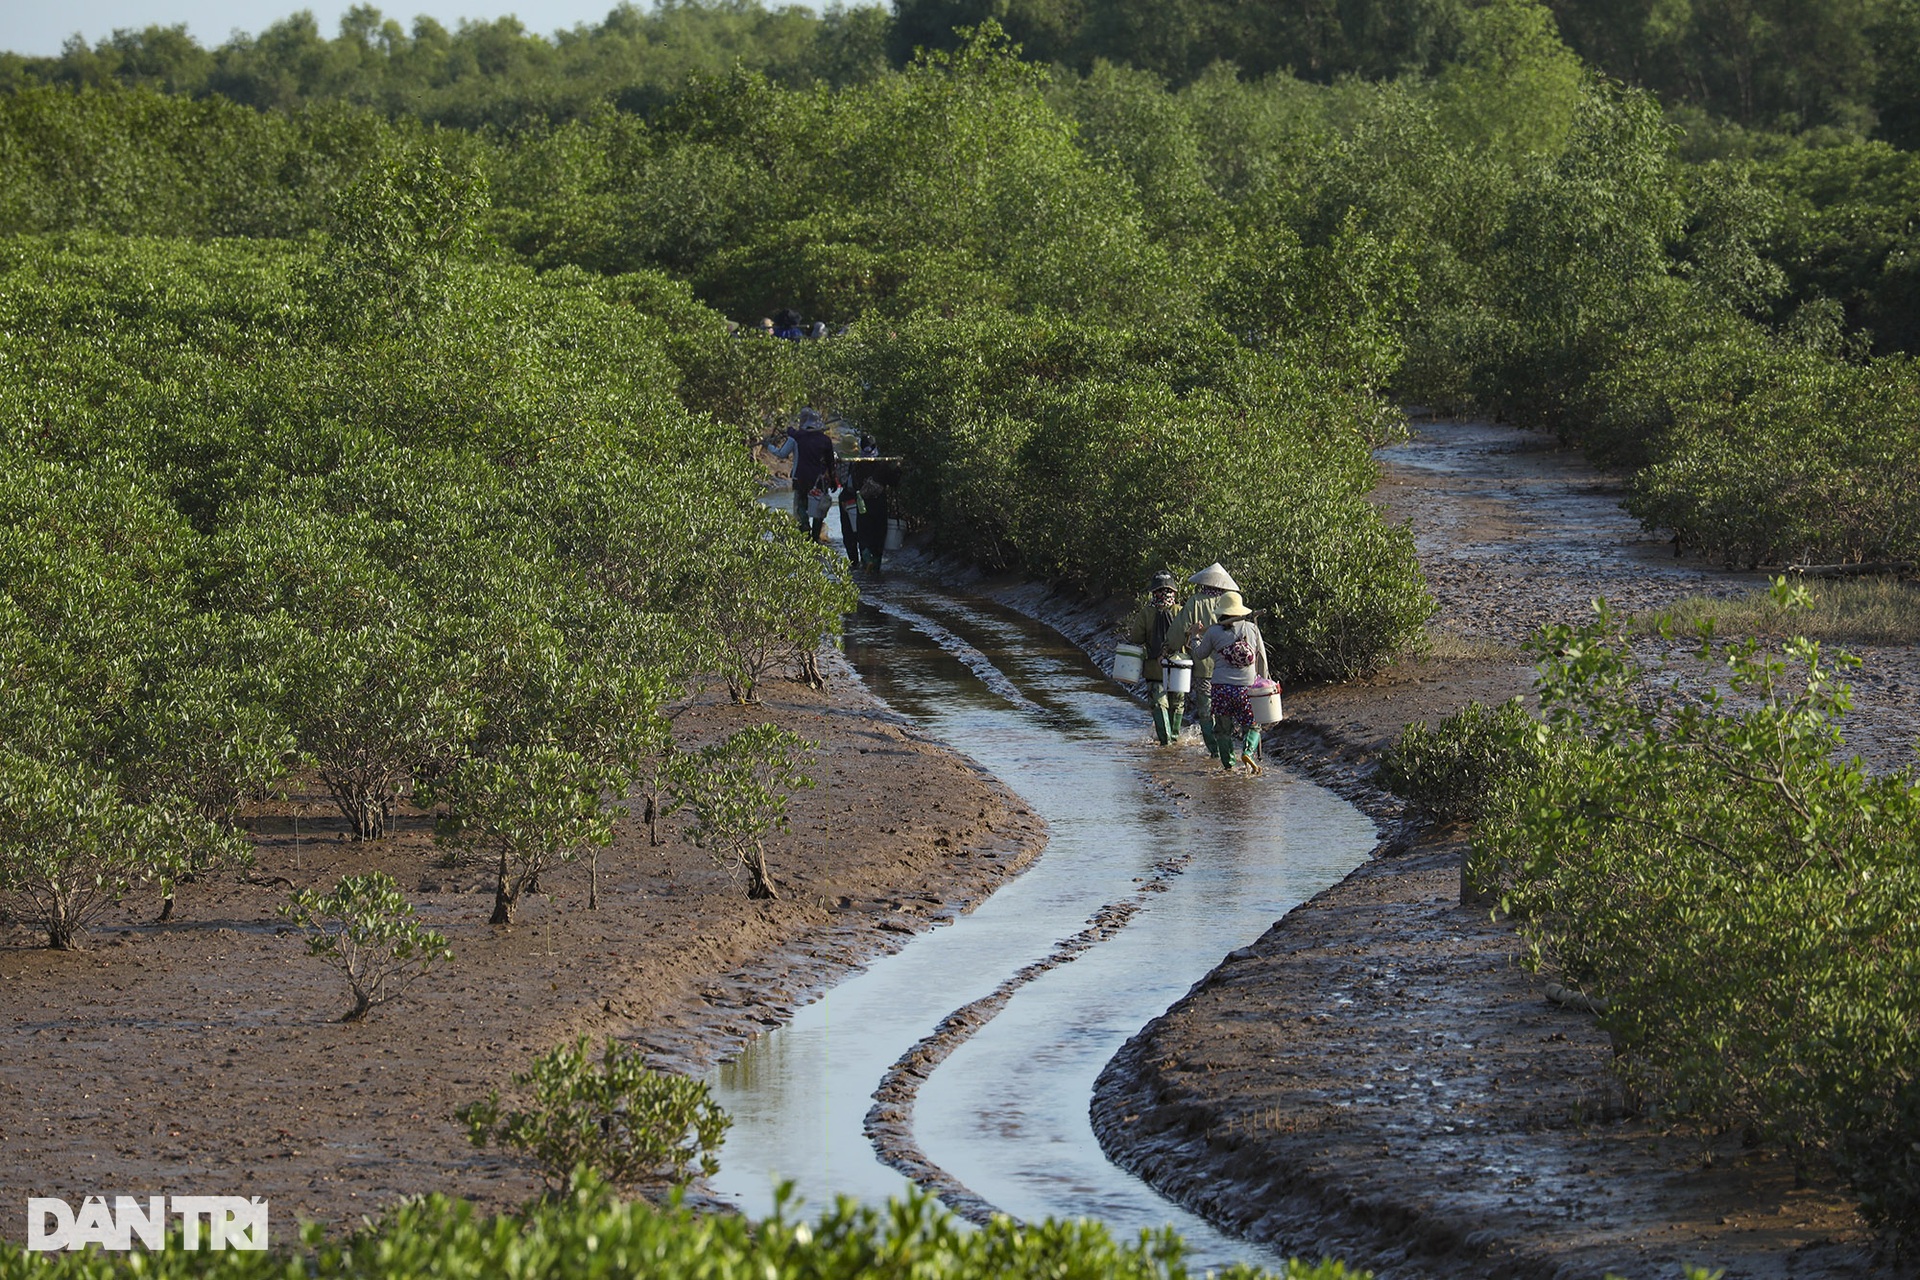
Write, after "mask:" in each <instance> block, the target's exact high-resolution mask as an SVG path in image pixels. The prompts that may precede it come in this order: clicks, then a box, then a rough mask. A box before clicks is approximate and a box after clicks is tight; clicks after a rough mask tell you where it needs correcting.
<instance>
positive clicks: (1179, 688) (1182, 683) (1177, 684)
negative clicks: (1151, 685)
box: [1160, 658, 1193, 693]
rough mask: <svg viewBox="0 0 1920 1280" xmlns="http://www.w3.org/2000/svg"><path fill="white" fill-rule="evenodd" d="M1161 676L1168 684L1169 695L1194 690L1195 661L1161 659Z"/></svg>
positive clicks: (1189, 659) (1188, 659) (1187, 659)
mask: <svg viewBox="0 0 1920 1280" xmlns="http://www.w3.org/2000/svg"><path fill="white" fill-rule="evenodd" d="M1160 675H1161V677H1162V678H1163V679H1164V680H1165V681H1166V682H1167V683H1166V689H1167V692H1168V693H1186V692H1188V691H1190V690H1191V689H1192V688H1193V660H1192V659H1191V658H1162V659H1160Z"/></svg>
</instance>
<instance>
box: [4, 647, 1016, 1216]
mask: <svg viewBox="0 0 1920 1280" xmlns="http://www.w3.org/2000/svg"><path fill="white" fill-rule="evenodd" d="M764 696H765V698H766V701H765V703H764V704H763V705H762V706H760V707H757V708H734V707H728V706H723V705H717V704H714V703H712V702H709V703H707V704H706V705H703V706H700V707H698V708H696V709H694V710H693V711H690V712H688V713H687V714H686V715H685V716H684V717H683V718H682V720H681V722H680V724H681V727H682V730H683V732H684V733H687V734H690V736H692V737H693V738H694V739H696V740H700V739H704V738H706V737H709V736H719V735H720V734H722V733H724V732H726V731H727V730H729V729H730V728H733V727H737V726H738V725H740V724H745V723H750V722H753V721H755V720H774V721H777V722H779V723H780V724H782V725H784V726H786V727H788V728H790V729H793V730H795V731H797V732H799V733H800V734H802V735H803V736H805V737H807V738H809V739H812V740H815V741H817V742H820V743H821V744H822V746H821V749H820V753H819V763H818V765H817V766H816V768H815V770H814V773H815V776H816V778H817V779H818V780H819V785H818V786H816V787H815V788H814V789H812V790H810V791H803V792H800V793H799V794H798V796H797V797H796V801H795V805H794V821H793V827H792V830H791V831H789V832H788V833H786V834H785V835H784V836H781V837H779V838H777V839H776V840H775V841H774V842H773V843H772V844H771V845H770V860H771V864H772V867H773V870H774V874H775V877H776V880H777V882H778V884H779V887H780V890H781V892H782V894H783V895H784V896H783V898H782V899H781V900H780V901H778V902H773V903H756V902H750V901H748V899H747V897H746V885H745V883H744V882H743V881H739V880H735V879H732V878H730V877H729V876H728V875H727V874H725V873H724V872H722V871H721V870H719V869H718V868H716V867H714V866H713V865H712V864H711V863H710V862H709V861H708V860H707V858H706V855H705V854H703V853H701V852H700V851H699V850H697V849H694V848H693V847H692V846H690V845H687V844H684V843H682V842H680V841H679V840H678V839H677V838H673V837H671V836H670V837H669V838H668V842H667V843H666V844H664V845H663V846H661V847H659V848H653V847H651V846H649V845H648V843H647V836H646V831H645V828H644V826H643V825H642V824H640V823H638V822H637V821H636V822H633V823H628V824H624V830H623V832H622V834H621V836H620V838H619V840H618V841H617V842H616V843H615V845H614V846H613V847H612V848H611V849H610V850H608V851H606V852H605V853H603V854H602V856H601V860H600V873H601V888H600V902H601V906H600V908H599V910H597V911H588V910H586V909H585V901H586V882H585V873H584V869H583V868H580V867H568V868H564V869H563V870H562V871H561V872H560V873H559V874H557V875H553V876H549V877H548V882H547V884H546V885H545V888H546V893H544V894H542V895H540V896H538V897H535V898H533V899H532V900H530V901H524V902H523V903H522V906H521V909H520V915H519V920H518V922H517V923H516V924H515V925H514V926H513V927H511V928H508V929H501V930H495V929H492V928H490V927H489V926H488V925H487V923H486V920H487V916H488V913H489V911H490V909H491V905H492V898H491V893H490V888H489V882H488V880H487V876H486V873H485V869H484V868H480V867H477V866H456V867H445V866H441V865H439V861H440V856H441V855H440V853H439V851H438V850H437V849H436V848H434V846H433V845H432V842H431V836H430V831H429V829H428V825H427V821H426V819H425V818H424V817H421V818H406V819H403V820H402V822H401V824H400V831H399V832H398V833H397V834H396V835H394V836H392V837H390V838H389V839H387V840H385V841H381V842H379V843H378V844H372V845H356V844H354V843H353V842H351V841H349V840H347V839H345V835H344V830H343V824H342V823H341V822H340V821H339V819H338V817H337V816H336V815H334V814H332V813H331V812H329V807H328V805H327V803H326V801H325V797H324V795H321V794H318V793H305V794H298V793H297V794H296V795H294V796H293V798H292V799H291V800H290V801H289V802H288V803H286V804H284V805H279V806H275V807H274V808H273V809H272V810H270V811H266V812H261V813H258V814H255V815H253V816H252V817H251V818H250V820H249V825H250V826H251V827H252V828H253V829H254V831H255V832H256V836H257V841H258V847H257V854H258V858H259V866H258V867H257V868H256V874H257V877H258V878H261V879H263V880H265V879H269V878H271V877H283V878H284V879H285V880H287V881H290V882H292V883H293V884H294V885H296V886H299V887H302V888H305V887H309V886H331V885H332V884H333V882H334V880H335V879H337V878H338V877H339V876H341V875H343V874H348V873H360V872H365V871H371V870H384V871H387V872H389V873H391V874H392V875H394V876H395V878H396V879H398V880H399V881H400V883H401V886H402V888H403V889H404V890H405V891H406V893H407V894H408V896H409V898H411V899H412V901H413V902H414V903H415V904H416V905H417V906H418V907H419V909H420V911H421V913H422V915H423V916H424V917H425V918H426V919H427V920H428V921H429V922H430V923H431V924H432V925H433V926H434V927H436V928H439V929H440V930H442V931H443V932H444V933H446V934H447V936H448V939H449V942H450V944H451V946H452V948H453V950H454V953H455V959H454V961H453V962H452V963H451V964H450V965H448V966H446V967H445V968H444V969H442V970H439V971H437V972H436V973H434V974H433V975H431V976H430V977H428V978H427V979H426V980H425V981H423V982H421V983H420V984H419V985H418V986H416V987H414V988H413V990H412V991H410V992H409V993H408V994H407V995H406V997H405V998H404V999H402V1000H400V1001H398V1002H396V1003H394V1004H390V1005H386V1006H383V1007H381V1008H379V1009H377V1010H375V1011H374V1013H373V1015H372V1016H371V1017H370V1018H369V1019H367V1020H366V1021H365V1022H362V1023H359V1024H340V1023H337V1022H334V1021H332V1019H333V1018H335V1017H337V1016H338V1015H339V1014H340V1013H341V1012H342V1011H344V1009H345V1008H346V1004H347V997H346V992H345V988H344V984H343V983H341V982H340V981H339V980H338V978H337V977H336V976H335V975H334V974H333V972H332V971H331V970H329V969H327V968H325V967H324V966H323V965H322V964H321V963H320V962H318V961H316V960H311V959H309V958H308V957H307V956H306V954H305V947H304V945H303V944H302V942H301V940H300V939H299V938H298V937H297V936H294V935H291V934H290V933H288V932H287V931H286V930H285V928H284V926H283V922H282V921H280V920H279V919H278V918H277V917H276V916H275V914H274V911H275V909H276V908H277V907H278V906H279V905H280V904H281V903H282V902H284V901H285V900H286V893H287V889H286V886H285V885H284V884H280V883H270V884H269V885H268V886H266V887H262V886H259V885H251V884H244V883H235V882H232V881H231V880H228V881H223V882H219V883H208V884H195V885H188V886H185V887H183V889H182V890H181V895H180V899H179V907H178V912H177V914H178V917H179V918H178V919H177V920H176V922H174V923H172V924H168V925H153V924H151V923H150V922H151V921H152V919H153V917H154V915H155V913H156V912H157V909H158V905H159V904H158V899H157V895H155V894H152V893H146V894H140V895H135V896H134V897H132V898H130V899H128V901H127V903H126V904H125V906H124V909H122V910H121V911H119V912H118V913H117V914H115V915H114V916H113V917H112V918H110V919H108V920H106V921H104V922H102V924H101V925H100V926H99V927H97V928H96V929H95V930H94V931H93V933H92V935H91V936H90V937H89V939H88V942H89V949H88V950H86V951H83V952H65V953H62V952H52V951H47V950H45V949H43V948H41V947H40V946H39V945H38V942H39V941H40V939H38V938H37V937H36V935H34V934H33V933H31V932H30V931H28V930H27V929H25V928H24V927H21V926H18V925H17V924H9V926H8V927H6V928H5V929H4V930H0V1016H3V1017H4V1018H5V1020H6V1023H7V1026H8V1028H9V1036H8V1052H7V1054H6V1055H5V1056H4V1059H0V1203H5V1204H13V1205H16V1206H18V1205H22V1204H24V1203H25V1201H26V1198H27V1197H29V1196H59V1197H62V1198H65V1199H67V1200H68V1201H70V1202H72V1203H78V1202H79V1200H80V1199H81V1198H82V1197H83V1196H86V1195H89V1194H102V1193H104V1194H108V1195H112V1194H116V1193H122V1194H132V1193H139V1194H158V1193H162V1192H165V1193H169V1194H206V1195H243V1196H264V1197H267V1198H268V1199H269V1200H270V1202H271V1205H272V1215H273V1217H272V1223H273V1227H272V1229H273V1236H274V1239H276V1240H283V1239H288V1238H290V1231H291V1227H292V1224H293V1223H294V1222H296V1221H298V1220H301V1219H311V1220H315V1221H319V1222H322V1223H325V1224H328V1225H329V1226H332V1227H350V1226H353V1225H355V1224H357V1223H358V1222H359V1221H360V1219H361V1217H362V1216H363V1215H368V1214H373V1213H376V1212H377V1211H378V1210H379V1209H380V1208H381V1207H382V1206H384V1205H386V1204H387V1203H390V1202H391V1201H393V1200H395V1199H397V1198H399V1197H402V1196H408V1195H414V1194H420V1193H426V1192H433V1191H439V1192H445V1193H448V1194H453V1195H460V1196H465V1197H467V1198H469V1199H472V1200H474V1201H476V1202H477V1203H478V1204H479V1205H480V1206H481V1207H483V1208H485V1209H488V1210H495V1209H502V1208H507V1207H510V1206H513V1205H516V1204H518V1203H520V1202H522V1201H524V1200H525V1199H526V1198H527V1197H528V1196H530V1195H532V1194H534V1193H535V1192H536V1191H537V1190H538V1182H537V1179H536V1178H535V1176H534V1175H533V1174H532V1172H531V1171H530V1170H529V1169H528V1168H527V1167H526V1166H524V1165H522V1164H520V1163H519V1162H517V1161H516V1160H513V1159H511V1158H506V1157H503V1156H502V1155H501V1154H500V1153H499V1152H497V1151H495V1150H492V1149H488V1150H485V1151H481V1150H476V1149H475V1148H473V1147H472V1146H471V1145H470V1144H469V1143H468V1142H467V1139H466V1136H465V1133H464V1131H463V1130H462V1128H461V1126H460V1125H459V1124H458V1122H456V1121H455V1120H454V1119H453V1111H454V1109H455V1108H456V1107H458V1106H460V1105H461V1104H462V1103H465V1102H468V1101H471V1100H473V1099H474V1098H477V1097H481V1096H484V1095H485V1094H486V1092H487V1091H488V1090H489V1089H492V1088H497V1087H499V1088H503V1087H504V1086H505V1085H506V1084H507V1077H508V1076H510V1075H511V1074H512V1073H513V1072H514V1071H517V1070H521V1069H523V1068H524V1067H525V1066H526V1065H527V1063H528V1062H529V1061H531V1059H532V1058H533V1057H534V1056H535V1055H536V1054H538V1053H540V1052H542V1051H544V1050H545V1049H547V1048H549V1047H551V1046H552V1045H554V1044H557V1043H560V1042H562V1041H565V1040H567V1039H569V1038H571V1037H573V1036H575V1035H581V1034H590V1035H593V1036H596V1037H599V1036H603V1035H607V1034H613V1035H619V1036H623V1037H626V1038H630V1039H638V1040H640V1042H641V1043H643V1044H644V1045H646V1046H647V1047H648V1048H649V1049H651V1050H653V1051H654V1054H655V1057H656V1059H657V1060H659V1061H661V1062H663V1063H665V1064H667V1065H673V1066H679V1067H683V1068H685V1069H688V1070H698V1069H699V1068H701V1067H702V1066H703V1065H704V1064H705V1063H707V1062H709V1061H711V1060H712V1059H713V1058H714V1057H715V1056H716V1055H725V1054H728V1053H730V1052H731V1051H732V1049H733V1047H735V1046H737V1045H738V1044H739V1043H740V1042H741V1041H743V1040H744V1039H745V1038H746V1037H748V1036H750V1035H752V1034H754V1033H756V1032H758V1031H760V1030H763V1029H764V1028H765V1027H767V1026H769V1025H773V1024H776V1023H778V1022H781V1021H784V1020H785V1019H786V1018H787V1017H788V1016H789V1015H790V1014H791V1011H792V1010H793V1009H794V1008H795V1007H796V1006H797V1005H799V1004H801V1003H803V1002H804V1001H805V1000H807V999H808V998H810V997H811V996H813V995H814V994H815V993H817V992H818V991H819V990H820V989H822V988H823V987H825V986H826V985H827V984H828V983H830V982H831V981H832V980H834V979H835V978H837V977H839V976H841V975H843V974H845V973H847V972H849V971H851V970H853V969H855V968H857V967H858V966H859V965H861V964H862V963H863V962H865V961H866V960H868V959H870V958H871V957H873V956H875V955H877V954H881V953H885V952H888V951H891V950H894V949H896V948H897V947H898V946H899V945H900V944H901V943H902V942H903V941H904V940H905V938H906V937H908V936H909V935H911V934H912V933H914V932H916V931H918V930H922V929H926V928H930V927H932V926H933V925H934V924H936V923H937V922H939V921H940V920H942V919H944V918H948V917H950V916H951V915H952V914H954V913H958V912H962V911H966V910H968V909H970V908H971V907H972V906H973V905H975V904H977V903H978V902H979V901H981V900H983V899H984V898H985V897H986V896H987V895H988V894H989V893H991V892H992V890H993V888H994V887H996V886H997V885H999V884H1001V883H1003V882H1004V881H1006V880H1007V879H1009V878H1010V877H1012V876H1013V875H1015V874H1017V872H1018V871H1019V869H1020V868H1021V867H1023V866H1024V865H1026V863H1027V862H1029V861H1030V860H1031V859H1032V858H1033V857H1034V856H1035V855H1036V854H1037V853H1038V852H1039V850H1040V849H1041V847H1042V846H1043V845H1044V842H1045V833H1044V828H1043V826H1042V824H1040V823H1039V822H1038V821H1037V820H1036V819H1035V818H1034V817H1033V815H1032V814H1031V813H1030V812H1029V811H1028V810H1027V809H1026V808H1025V806H1024V805H1022V804H1021V803H1020V802H1019V801H1018V800H1017V799H1015V798H1014V797H1013V796H1012V795H1011V794H1010V793H1009V792H1008V791H1007V790H1006V789H1005V788H1004V787H1002V786H1001V785H1000V784H999V783H998V782H996V781H995V780H994V779H992V778H990V777H987V776H986V775H985V774H984V773H983V772H982V771H981V770H979V769H978V768H977V767H976V766H975V765H973V764H972V763H971V762H970V761H968V760H966V759H964V758H962V757H960V756H958V755H956V754H955V753H953V752H951V751H949V750H947V749H946V748H944V747H942V746H940V745H939V744H937V743H934V742H931V741H929V740H928V739H927V738H926V737H925V736H924V735H922V734H920V733H918V732H917V731H915V730H914V729H913V727H912V726H911V725H909V724H907V723H906V722H905V721H903V720H902V719H901V718H900V717H898V716H896V715H894V714H892V713H891V712H888V711H886V710H885V709H884V708H881V707H879V706H878V705H877V704H875V703H874V702H873V700H872V699H871V698H869V697H867V696H866V694H865V693H864V691H863V690H862V689H861V687H860V686H859V684H858V683H857V682H856V681H854V680H853V679H852V678H851V676H850V675H848V674H847V673H845V672H844V670H843V671H841V672H840V673H838V674H837V675H836V676H835V677H834V678H833V679H832V684H831V688H830V690H829V691H828V693H826V694H824V695H823V694H820V693H816V692H814V691H812V690H809V689H807V688H805V687H803V686H799V685H792V684H786V683H778V682H776V683H773V684H769V685H768V686H765V688H764ZM22 1223H23V1219H22V1218H21V1217H19V1216H18V1215H11V1214H10V1215H8V1216H7V1217H6V1219H5V1220H4V1224H3V1225H0V1234H4V1235H5V1236H6V1237H7V1238H9V1239H15V1240H16V1241H17V1240H19V1239H20V1238H22V1237H21V1235H20V1234H19V1233H21V1232H23V1231H24V1227H23V1225H22Z"/></svg>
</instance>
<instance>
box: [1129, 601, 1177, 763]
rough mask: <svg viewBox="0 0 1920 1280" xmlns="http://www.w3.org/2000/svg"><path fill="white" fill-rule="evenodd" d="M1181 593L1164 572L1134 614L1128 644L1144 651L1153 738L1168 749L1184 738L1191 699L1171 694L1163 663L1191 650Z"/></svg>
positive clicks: (1142, 675)
mask: <svg viewBox="0 0 1920 1280" xmlns="http://www.w3.org/2000/svg"><path fill="white" fill-rule="evenodd" d="M1179 603H1180V594H1179V589H1178V588H1176V587H1175V586H1174V584H1173V575H1172V574H1170V573H1168V572H1167V571H1166V570H1165V569H1162V570H1161V571H1160V572H1159V573H1156V574H1154V575H1153V580H1152V581H1151V582H1149V583H1148V584H1147V598H1146V599H1145V600H1143V601H1141V603H1140V607H1139V608H1137V609H1135V610H1134V611H1133V617H1132V618H1131V619H1130V620H1129V621H1128V623H1127V643H1129V644H1137V645H1139V646H1140V647H1141V649H1142V651H1143V654H1144V656H1143V657H1142V658H1141V660H1140V661H1141V672H1140V675H1141V678H1142V679H1144V680H1145V681H1146V682H1147V705H1148V707H1149V708H1150V709H1151V711H1152V713H1153V736H1154V740H1155V741H1156V742H1158V743H1159V744H1160V745H1161V746H1163V747H1164V746H1167V745H1169V744H1170V743H1172V742H1173V741H1174V740H1175V739H1177V738H1178V737H1179V736H1180V726H1181V723H1182V722H1183V721H1184V720H1185V719H1186V706H1187V695H1186V694H1184V693H1168V692H1167V686H1166V680H1165V676H1166V673H1165V672H1164V671H1163V670H1162V669H1161V667H1160V659H1162V658H1170V657H1173V656H1174V655H1175V654H1177V653H1179V652H1180V651H1181V650H1183V649H1185V648H1186V647H1187V638H1186V636H1184V635H1182V634H1181V632H1180V614H1179Z"/></svg>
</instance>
